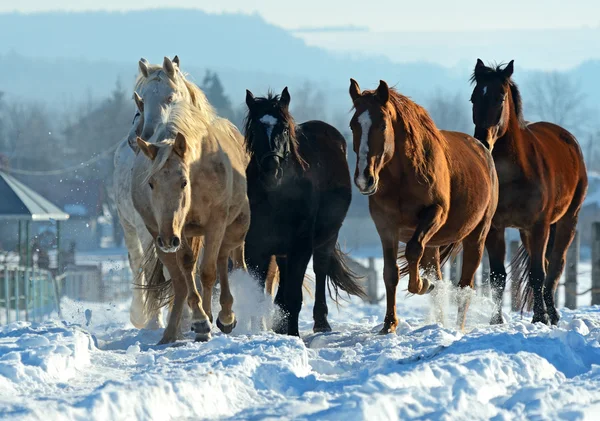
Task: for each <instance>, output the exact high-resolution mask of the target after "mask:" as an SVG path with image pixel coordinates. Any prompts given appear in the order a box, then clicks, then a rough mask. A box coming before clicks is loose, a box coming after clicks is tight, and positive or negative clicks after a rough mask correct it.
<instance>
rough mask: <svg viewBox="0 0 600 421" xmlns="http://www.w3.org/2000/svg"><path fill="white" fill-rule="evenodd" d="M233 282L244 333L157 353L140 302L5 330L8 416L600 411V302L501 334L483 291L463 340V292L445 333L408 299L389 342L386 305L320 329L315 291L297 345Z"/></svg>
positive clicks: (2, 374) (591, 414)
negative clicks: (269, 327)
mask: <svg viewBox="0 0 600 421" xmlns="http://www.w3.org/2000/svg"><path fill="white" fill-rule="evenodd" d="M401 282H405V281H401ZM232 287H233V288H234V290H233V293H234V297H235V299H236V302H235V304H234V310H235V311H236V314H237V316H238V319H239V320H240V325H239V326H238V328H236V330H234V334H232V335H222V334H220V333H219V332H218V330H217V329H214V330H213V339H212V340H210V341H209V342H206V343H196V342H193V334H192V333H191V332H190V333H189V334H186V340H184V341H180V342H178V343H176V344H175V345H173V346H157V345H155V344H156V343H157V342H158V340H159V339H160V337H161V335H162V332H161V331H150V330H136V329H134V328H133V327H132V326H131V325H130V323H129V313H128V310H129V303H128V302H119V303H102V304H98V303H83V302H74V301H70V300H65V301H64V302H63V318H64V320H53V321H47V322H44V323H26V322H19V323H12V324H9V325H6V326H2V327H0V418H7V419H8V418H9V419H14V420H37V419H44V420H46V421H50V420H65V419H73V420H86V421H89V420H108V419H110V420H121V419H122V420H131V419H140V420H155V419H156V420H167V419H187V418H190V419H198V418H201V419H230V420H259V419H273V420H274V419H307V420H340V419H343V420H345V421H348V420H362V419H368V420H395V419H402V420H407V419H422V420H438V419H439V420H455V419H456V420H461V419H469V420H480V419H481V420H487V419H494V420H511V419H540V420H545V419H550V420H551V419H556V420H558V419H572V420H582V419H596V417H597V414H598V413H599V412H598V411H600V366H599V364H600V307H598V306H596V307H582V308H580V309H578V310H576V311H570V310H565V309H561V314H562V319H561V321H560V324H559V326H557V327H548V326H542V325H533V324H531V323H529V321H530V320H531V315H530V314H526V315H525V316H524V317H523V318H521V317H520V315H519V314H509V313H507V314H506V315H505V317H506V318H507V320H509V322H508V323H506V324H504V325H501V326H489V325H488V324H487V320H488V319H489V309H490V308H491V307H490V302H489V300H487V299H485V298H482V297H480V296H475V297H474V298H473V302H472V304H471V308H470V310H469V324H468V329H467V330H466V331H465V332H460V331H457V330H456V329H455V328H454V325H453V323H454V320H455V317H456V305H455V304H453V299H452V297H451V295H452V294H449V298H447V299H446V300H445V301H446V303H445V304H444V310H445V313H446V318H447V320H448V322H447V323H446V324H445V325H444V326H440V325H437V324H434V323H433V321H432V320H433V319H432V314H431V313H432V312H431V310H430V300H431V298H430V297H427V296H425V297H422V296H419V297H416V296H415V297H405V291H400V292H399V294H398V314H399V316H400V317H401V322H400V325H399V327H398V331H397V334H396V335H386V336H380V335H377V334H376V332H377V331H378V330H379V329H380V328H381V321H382V317H383V312H384V307H382V305H369V304H364V303H362V302H360V300H355V299H352V300H351V302H342V303H341V304H340V307H339V309H338V308H336V306H335V304H330V307H329V314H330V323H331V325H332V327H333V329H334V331H333V332H331V333H325V334H323V333H320V334H313V333H312V330H311V329H312V299H310V298H308V296H306V297H305V302H306V303H305V306H304V308H303V310H302V313H301V323H300V331H301V338H295V337H287V336H281V335H276V334H274V333H272V332H253V333H251V332H250V330H249V328H248V327H247V326H245V324H244V323H243V321H244V320H245V321H248V320H249V318H250V316H251V315H260V314H266V313H269V312H270V311H271V310H272V305H269V303H264V304H261V305H258V304H256V301H257V294H256V291H255V290H254V289H253V287H252V286H251V283H250V282H249V280H248V279H246V278H245V277H242V276H239V274H237V275H236V274H234V275H233V276H232ZM404 287H405V286H402V285H401V288H400V289H403V288H404ZM216 309H218V302H215V303H214V307H213V311H215V313H216V311H217V310H216ZM86 310H91V312H92V316H91V319H90V322H89V326H86V317H85V311H86ZM88 314H89V312H88Z"/></svg>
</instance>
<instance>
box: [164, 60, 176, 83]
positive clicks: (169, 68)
mask: <svg viewBox="0 0 600 421" xmlns="http://www.w3.org/2000/svg"><path fill="white" fill-rule="evenodd" d="M163 70H164V72H165V73H166V74H167V76H169V78H170V79H175V66H173V62H172V61H171V60H170V59H169V57H165V59H164V60H163Z"/></svg>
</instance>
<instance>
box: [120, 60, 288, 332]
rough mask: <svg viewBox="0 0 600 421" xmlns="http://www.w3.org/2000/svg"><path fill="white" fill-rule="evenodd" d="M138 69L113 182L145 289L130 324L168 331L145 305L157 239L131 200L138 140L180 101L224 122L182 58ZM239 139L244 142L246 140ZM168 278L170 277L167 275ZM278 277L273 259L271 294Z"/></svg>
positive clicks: (137, 292)
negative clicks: (147, 268) (145, 265)
mask: <svg viewBox="0 0 600 421" xmlns="http://www.w3.org/2000/svg"><path fill="white" fill-rule="evenodd" d="M138 64H139V74H138V76H137V78H136V82H135V87H134V99H135V102H136V105H137V107H138V112H136V114H135V116H134V119H133V125H132V127H131V130H130V132H129V134H128V135H127V137H126V138H125V139H123V141H122V142H121V144H120V145H119V147H118V148H117V151H116V152H115V158H114V166H115V169H114V172H113V178H114V185H115V193H116V194H115V196H116V202H117V212H118V214H119V221H120V223H121V226H122V227H123V232H124V237H125V244H126V246H127V251H128V257H129V264H130V266H131V270H132V272H133V274H134V275H135V276H136V282H137V283H138V284H139V285H140V286H141V288H134V289H133V300H132V303H131V309H130V319H131V323H132V324H133V325H134V326H135V327H137V328H143V327H146V328H159V327H162V326H163V321H162V318H161V314H160V311H159V310H158V309H157V306H154V305H150V306H145V304H144V301H145V295H146V293H145V291H144V289H143V286H144V285H145V284H146V281H145V275H144V273H143V272H140V268H141V266H142V261H143V256H144V250H146V249H147V248H148V247H149V246H151V245H152V237H151V236H150V234H149V233H148V230H147V229H146V227H145V226H144V223H143V221H142V219H141V218H140V216H139V215H138V213H137V212H136V211H135V208H134V206H133V201H132V199H131V171H132V168H133V162H134V159H135V155H136V154H137V153H138V151H139V147H138V145H137V143H136V136H140V137H142V139H144V140H148V139H150V138H151V137H152V134H153V133H154V131H155V130H156V128H157V127H158V126H159V124H161V123H162V122H163V121H164V119H165V118H166V112H167V110H168V108H169V107H171V106H174V105H175V104H177V103H179V102H186V103H189V104H191V105H192V106H194V107H196V108H198V110H199V111H200V112H201V113H203V114H204V118H203V120H205V121H217V122H218V121H220V119H219V117H218V116H217V114H216V113H215V111H214V108H213V107H212V106H211V105H210V103H209V102H208V99H207V98H206V95H205V94H204V92H202V90H201V89H200V88H198V86H196V85H195V84H194V83H192V82H190V81H189V80H187V78H186V76H185V74H184V73H183V72H182V71H181V70H180V60H179V58H178V56H175V57H174V58H173V60H170V59H169V58H167V57H165V58H164V61H163V64H162V66H161V65H155V64H150V63H148V61H147V60H145V59H141V60H140V61H139V63H138ZM140 95H141V96H140ZM142 98H143V99H142ZM239 138H240V139H242V140H241V141H242V142H243V138H241V137H239ZM165 276H166V277H167V278H168V277H169V276H168V273H166V274H165ZM276 278H277V265H276V264H275V261H274V259H273V261H272V264H271V265H270V266H269V275H268V277H267V289H268V290H269V291H270V290H271V289H272V284H273V282H274V281H275V279H276ZM145 310H149V311H150V313H149V314H146V313H145Z"/></svg>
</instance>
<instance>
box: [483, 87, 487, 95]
mask: <svg viewBox="0 0 600 421" xmlns="http://www.w3.org/2000/svg"><path fill="white" fill-rule="evenodd" d="M485 94H487V86H484V87H483V96H485Z"/></svg>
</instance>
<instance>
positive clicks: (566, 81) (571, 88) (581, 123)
mask: <svg viewBox="0 0 600 421" xmlns="http://www.w3.org/2000/svg"><path fill="white" fill-rule="evenodd" d="M526 88H527V91H526V93H527V96H526V101H525V106H526V108H525V112H526V118H532V119H534V120H543V121H549V122H551V123H554V124H558V125H559V126H562V127H565V128H566V129H568V130H571V131H574V132H579V133H581V132H582V131H588V130H589V129H590V128H591V123H592V122H591V121H590V118H589V117H590V109H589V108H588V107H587V102H586V99H587V98H586V95H585V93H584V92H583V90H582V89H581V87H580V85H579V84H578V83H577V82H576V81H575V80H574V79H572V78H570V77H569V76H568V75H566V74H564V73H560V72H547V73H537V74H536V75H535V76H532V77H531V78H530V80H529V82H528V83H527V85H526Z"/></svg>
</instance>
